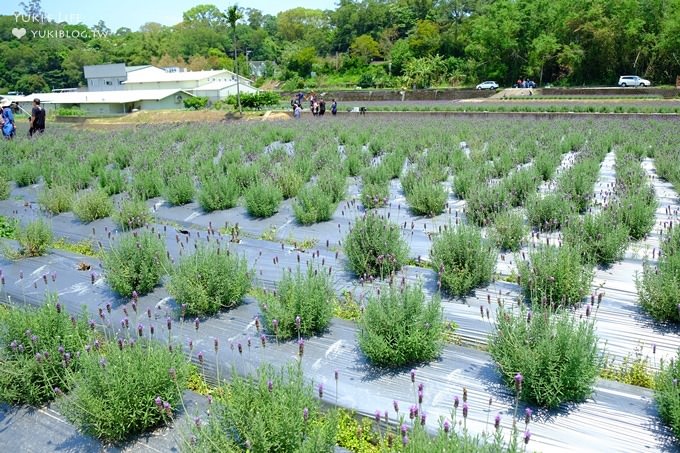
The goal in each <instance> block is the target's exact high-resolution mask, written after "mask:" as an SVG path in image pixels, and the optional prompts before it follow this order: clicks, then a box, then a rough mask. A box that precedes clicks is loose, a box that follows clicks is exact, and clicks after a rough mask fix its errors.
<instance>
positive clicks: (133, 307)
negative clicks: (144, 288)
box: [130, 300, 137, 313]
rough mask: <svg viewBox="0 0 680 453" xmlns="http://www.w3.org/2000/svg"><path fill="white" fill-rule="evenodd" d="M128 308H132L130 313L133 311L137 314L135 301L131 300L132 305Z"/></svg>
mask: <svg viewBox="0 0 680 453" xmlns="http://www.w3.org/2000/svg"><path fill="white" fill-rule="evenodd" d="M130 306H131V307H132V311H134V312H135V313H137V302H135V301H134V300H133V301H132V303H131V304H130Z"/></svg>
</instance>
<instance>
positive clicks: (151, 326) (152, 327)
mask: <svg viewBox="0 0 680 453" xmlns="http://www.w3.org/2000/svg"><path fill="white" fill-rule="evenodd" d="M155 331H156V328H155V327H154V326H153V324H151V325H150V326H149V332H150V333H151V336H152V337H153V334H154V332H155Z"/></svg>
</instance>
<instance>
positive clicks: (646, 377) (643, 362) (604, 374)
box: [600, 351, 655, 389]
mask: <svg viewBox="0 0 680 453" xmlns="http://www.w3.org/2000/svg"><path fill="white" fill-rule="evenodd" d="M654 374H655V373H654V372H653V371H652V370H651V368H650V363H649V357H643V356H642V354H641V353H640V352H639V351H636V352H635V356H634V357H631V354H628V355H627V356H626V357H624V358H623V360H622V361H621V362H620V363H615V361H614V359H613V358H612V359H611V360H608V359H607V358H605V360H604V365H603V367H602V370H601V371H600V377H601V378H602V379H608V380H610V381H616V382H623V383H624V384H629V385H637V386H638V387H644V388H648V389H653V388H654V377H655V376H654Z"/></svg>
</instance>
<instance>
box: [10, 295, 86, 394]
mask: <svg viewBox="0 0 680 453" xmlns="http://www.w3.org/2000/svg"><path fill="white" fill-rule="evenodd" d="M92 338H93V332H92V331H91V329H90V328H89V327H88V323H87V318H86V317H85V315H84V314H83V315H81V316H79V317H77V318H76V317H70V316H69V314H68V313H67V312H66V311H65V309H64V307H63V306H62V305H61V304H60V303H59V302H58V300H57V297H56V296H55V295H52V294H48V295H47V297H46V300H45V302H44V304H43V305H41V306H40V307H39V308H25V307H15V306H10V307H3V308H0V357H2V371H0V401H2V402H5V403H10V404H30V405H33V406H40V405H43V404H45V403H47V402H48V401H51V400H53V399H54V397H55V394H54V388H55V387H58V388H59V389H60V390H61V391H63V392H68V391H69V390H70V389H71V387H72V386H73V379H72V377H73V376H72V374H73V372H75V371H77V370H78V368H79V363H80V354H81V352H83V351H84V348H85V345H86V344H87V343H88V342H90V341H91V340H92Z"/></svg>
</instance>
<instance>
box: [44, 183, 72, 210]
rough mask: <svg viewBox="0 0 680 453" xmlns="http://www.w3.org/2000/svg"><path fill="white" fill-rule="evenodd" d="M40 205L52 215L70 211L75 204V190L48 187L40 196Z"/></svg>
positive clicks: (66, 187)
mask: <svg viewBox="0 0 680 453" xmlns="http://www.w3.org/2000/svg"><path fill="white" fill-rule="evenodd" d="M38 203H40V205H41V206H42V207H43V209H44V210H45V211H47V212H49V213H50V214H61V213H62V212H66V211H70V210H71V205H72V204H73V189H71V188H70V187H69V186H54V187H52V188H47V187H46V188H44V189H43V190H42V191H41V192H40V194H39V195H38Z"/></svg>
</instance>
